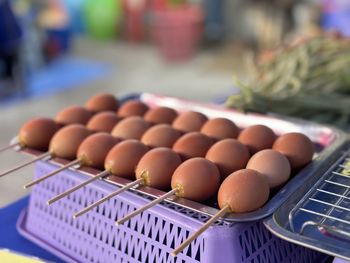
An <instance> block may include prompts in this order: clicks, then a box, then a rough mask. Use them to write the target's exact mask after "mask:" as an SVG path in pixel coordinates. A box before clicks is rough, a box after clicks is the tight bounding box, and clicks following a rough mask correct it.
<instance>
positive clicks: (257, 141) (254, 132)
mask: <svg viewBox="0 0 350 263" xmlns="http://www.w3.org/2000/svg"><path fill="white" fill-rule="evenodd" d="M275 139H276V134H275V133H274V132H273V130H271V129H270V128H269V127H267V126H265V125H253V126H250V127H248V128H245V129H244V130H243V131H241V133H240V134H239V136H238V140H239V141H240V142H241V143H243V144H245V145H246V146H247V147H248V149H249V151H250V154H254V153H256V152H258V151H261V150H264V149H269V148H271V147H272V144H273V142H274V141H275Z"/></svg>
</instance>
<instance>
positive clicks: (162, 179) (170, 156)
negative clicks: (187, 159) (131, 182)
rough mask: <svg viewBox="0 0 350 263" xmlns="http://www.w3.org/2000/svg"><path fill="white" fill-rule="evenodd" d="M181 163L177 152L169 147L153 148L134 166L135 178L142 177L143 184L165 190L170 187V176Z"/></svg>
mask: <svg viewBox="0 0 350 263" xmlns="http://www.w3.org/2000/svg"><path fill="white" fill-rule="evenodd" d="M180 164H181V158H180V157H179V155H178V154H176V153H175V152H174V151H172V150H171V149H169V148H164V147H161V148H155V149H153V150H150V151H149V152H147V153H146V154H145V155H144V156H143V157H142V158H141V160H140V161H139V163H138V164H137V166H136V170H135V174H136V178H137V179H140V178H143V179H144V180H145V185H147V186H151V187H153V188H157V189H161V190H167V189H169V188H170V183H171V177H172V175H173V173H174V171H175V169H176V168H177V167H178V166H179V165H180Z"/></svg>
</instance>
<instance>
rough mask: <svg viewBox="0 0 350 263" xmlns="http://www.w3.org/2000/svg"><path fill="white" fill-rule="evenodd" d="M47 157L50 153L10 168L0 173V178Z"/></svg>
mask: <svg viewBox="0 0 350 263" xmlns="http://www.w3.org/2000/svg"><path fill="white" fill-rule="evenodd" d="M49 156H51V153H49V152H46V153H44V154H42V155H39V156H37V157H35V158H34V159H33V160H30V161H28V162H25V163H22V164H20V165H18V166H16V167H14V168H11V169H9V170H7V171H5V172H3V173H1V174H0V177H3V176H5V175H7V174H9V173H12V172H14V171H17V170H19V169H21V168H23V167H26V166H28V165H30V164H32V163H35V162H37V161H39V160H42V159H44V158H46V157H49Z"/></svg>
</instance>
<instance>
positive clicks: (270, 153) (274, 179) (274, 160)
mask: <svg viewBox="0 0 350 263" xmlns="http://www.w3.org/2000/svg"><path fill="white" fill-rule="evenodd" d="M247 168H248V169H252V170H255V171H258V172H259V173H261V174H262V175H265V176H266V178H267V180H268V182H269V186H270V188H271V189H274V188H278V187H280V186H281V185H283V184H284V183H285V182H287V181H288V179H289V177H290V172H291V171H290V170H291V169H290V164H289V162H288V159H287V158H286V157H285V156H284V155H283V154H281V153H279V152H277V151H274V150H271V149H267V150H262V151H260V152H257V153H256V154H254V155H253V156H252V158H250V160H249V162H248V164H247Z"/></svg>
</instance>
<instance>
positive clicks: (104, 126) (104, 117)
mask: <svg viewBox="0 0 350 263" xmlns="http://www.w3.org/2000/svg"><path fill="white" fill-rule="evenodd" d="M121 119H122V118H121V117H119V116H117V115H116V114H115V113H114V112H111V111H104V112H100V113H97V114H95V115H94V116H92V118H91V119H90V120H89V122H88V123H87V125H86V128H88V129H89V130H92V131H99V132H108V133H110V132H111V131H112V130H113V128H114V126H115V125H116V124H117V123H118V122H119V121H120V120H121Z"/></svg>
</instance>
